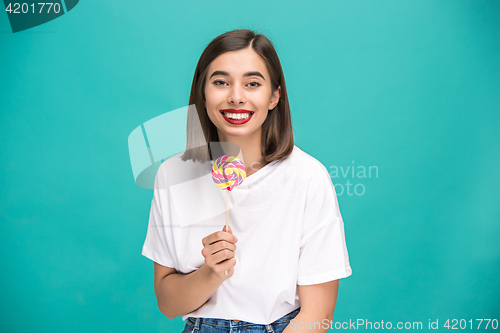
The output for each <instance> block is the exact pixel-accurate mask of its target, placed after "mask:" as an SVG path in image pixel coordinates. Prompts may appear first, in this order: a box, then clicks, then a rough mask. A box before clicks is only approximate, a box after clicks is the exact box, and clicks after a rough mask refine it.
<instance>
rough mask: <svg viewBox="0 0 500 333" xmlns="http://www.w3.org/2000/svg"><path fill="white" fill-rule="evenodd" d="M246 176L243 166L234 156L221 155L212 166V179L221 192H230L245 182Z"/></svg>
mask: <svg viewBox="0 0 500 333" xmlns="http://www.w3.org/2000/svg"><path fill="white" fill-rule="evenodd" d="M246 175H247V170H246V169H245V165H244V164H243V162H241V160H240V159H239V158H237V157H235V156H231V155H223V156H221V157H219V158H218V159H216V160H215V162H214V165H213V166H212V179H213V181H214V183H215V185H217V187H218V188H220V189H221V190H228V191H231V190H232V189H233V188H234V187H235V186H238V185H240V184H241V183H242V182H243V180H245V177H246Z"/></svg>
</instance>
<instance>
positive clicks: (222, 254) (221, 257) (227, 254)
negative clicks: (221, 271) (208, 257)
mask: <svg viewBox="0 0 500 333" xmlns="http://www.w3.org/2000/svg"><path fill="white" fill-rule="evenodd" d="M212 256H213V260H214V262H215V263H216V264H220V263H222V262H224V261H225V260H228V259H231V258H233V257H234V252H233V251H230V250H228V249H225V250H222V251H219V252H217V253H215V254H213V255H212Z"/></svg>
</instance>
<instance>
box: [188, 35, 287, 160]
mask: <svg viewBox="0 0 500 333" xmlns="http://www.w3.org/2000/svg"><path fill="white" fill-rule="evenodd" d="M248 47H252V49H253V50H254V51H255V52H256V53H257V54H259V55H260V56H261V57H262V59H263V60H264V62H265V63H266V66H267V70H268V71H269V75H270V76H271V88H272V91H273V93H274V92H275V91H276V90H277V89H278V87H281V94H280V99H279V102H278V104H277V105H276V107H275V108H274V109H272V110H270V111H269V112H268V115H267V118H266V120H265V121H264V123H263V124H262V140H261V142H262V144H261V152H262V155H263V156H264V159H265V160H266V162H272V161H274V160H277V159H280V158H286V157H287V156H288V155H290V154H291V153H292V150H293V146H294V140H293V129H292V119H291V114H290V106H289V104H288V95H287V91H286V85H285V76H284V74H283V70H282V68H281V63H280V60H279V57H278V54H277V53H276V50H275V48H274V46H273V44H272V43H271V41H270V40H269V39H268V38H267V37H266V36H264V35H262V34H256V33H254V32H253V31H251V30H248V29H240V30H233V31H229V32H226V33H224V34H222V35H220V36H218V37H216V38H215V39H213V40H212V41H211V42H210V44H208V46H207V47H206V48H205V50H204V51H203V53H202V54H201V56H200V60H199V61H198V64H197V66H196V69H195V72H194V76H193V83H192V85H191V94H190V96H189V107H188V119H187V138H186V151H185V152H184V154H183V155H182V156H181V158H182V160H183V161H186V160H188V159H191V160H193V162H195V161H200V162H207V161H208V160H214V159H215V158H217V157H219V156H220V155H222V154H221V151H220V145H218V144H213V143H216V142H219V135H218V132H217V127H216V126H215V125H214V124H213V123H212V121H211V120H210V118H209V117H208V114H207V110H206V108H205V106H204V101H205V89H204V88H205V84H206V77H207V71H208V67H209V66H210V64H211V63H212V61H213V60H214V59H215V58H217V57H218V56H220V55H221V54H223V53H225V52H229V51H238V50H242V49H245V48H248ZM200 127H201V128H200ZM211 143H212V144H211ZM218 149H219V150H218Z"/></svg>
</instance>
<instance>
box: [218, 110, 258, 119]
mask: <svg viewBox="0 0 500 333" xmlns="http://www.w3.org/2000/svg"><path fill="white" fill-rule="evenodd" d="M220 113H222V115H224V116H225V117H227V118H229V119H231V120H245V119H248V118H250V117H251V116H252V115H253V114H254V113H253V112H252V111H250V112H238V113H233V112H227V111H221V112H220Z"/></svg>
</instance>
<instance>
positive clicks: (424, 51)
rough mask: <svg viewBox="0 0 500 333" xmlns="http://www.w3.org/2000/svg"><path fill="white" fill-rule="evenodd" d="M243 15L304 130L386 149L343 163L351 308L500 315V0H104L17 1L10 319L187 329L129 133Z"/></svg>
mask: <svg viewBox="0 0 500 333" xmlns="http://www.w3.org/2000/svg"><path fill="white" fill-rule="evenodd" d="M238 28H249V29H255V30H257V32H261V33H264V34H266V35H267V36H268V37H269V38H270V39H271V40H272V41H273V42H274V43H275V46H276V48H277V51H278V54H279V56H280V58H281V61H282V66H283V68H284V72H285V77H286V83H287V87H288V94H289V97H290V105H291V109H292V117H293V125H294V133H295V137H296V144H297V145H299V146H300V147H302V148H303V149H304V150H305V151H306V152H308V153H309V154H310V155H312V156H314V157H316V158H317V159H318V160H320V161H321V162H322V163H323V164H324V165H325V167H327V168H328V169H329V170H333V169H334V167H338V168H340V167H343V168H344V170H345V168H347V167H348V166H353V165H354V166H365V167H366V168H368V167H369V166H376V167H377V169H378V175H377V176H376V175H375V174H374V173H373V172H372V175H371V177H370V178H368V177H366V178H360V177H356V175H355V177H352V174H349V175H347V176H346V177H344V176H343V175H342V174H340V176H339V177H334V178H332V180H333V181H334V183H337V184H346V182H347V181H349V182H350V183H351V184H362V185H363V186H364V189H365V192H364V194H363V195H356V194H353V189H352V187H351V195H348V194H347V193H346V191H344V193H342V194H340V188H339V187H338V188H337V193H338V200H339V205H340V209H341V213H342V216H343V219H344V223H345V233H346V240H347V247H348V251H349V257H350V262H351V266H352V269H353V274H352V276H350V277H348V278H346V279H342V280H341V282H340V289H339V295H338V300H337V306H336V310H335V316H334V321H335V322H343V321H349V320H353V321H354V320H357V319H365V320H369V321H372V322H380V321H381V320H384V322H387V321H392V322H393V325H395V324H396V322H398V321H402V322H405V321H411V322H414V321H420V322H422V323H423V326H424V328H426V327H427V325H428V320H429V319H431V320H432V321H435V320H436V319H439V326H440V330H444V328H443V327H442V325H443V324H444V321H445V320H446V319H448V318H449V319H452V318H456V319H466V320H470V319H473V320H475V319H476V318H490V319H493V318H496V319H497V320H500V315H499V314H500V301H499V300H500V284H499V283H498V277H499V276H500V274H499V273H500V248H499V245H498V239H499V236H500V223H499V222H500V219H499V217H500V208H499V207H500V205H499V204H498V202H499V194H500V193H499V192H500V176H499V167H500V154H499V152H500V150H499V148H500V134H499V131H498V128H499V123H500V115H499V111H500V2H499V1H484V0H483V1H481V0H478V1H472V0H471V1H463V0H456V1H437V0H433V1H422V0H418V1H416V0H415V1H409V0H407V1H401V0H394V1H373V0H369V1H314V2H305V1H286V2H279V1H274V2H269V1H252V2H235V1H213V0H211V1H183V2H180V1H168V2H167V1H158V0H157V1H147V2H134V1H126V2H122V1H96V0H87V1H80V3H79V4H78V6H76V7H75V8H74V9H73V10H72V11H71V12H69V13H68V14H67V15H63V16H61V17H60V18H58V19H55V20H53V21H50V22H48V23H46V24H43V25H41V26H38V27H35V28H33V29H29V30H26V31H23V32H19V33H16V34H13V33H12V31H11V29H10V26H9V22H8V19H7V15H6V13H4V14H0V45H1V46H0V48H1V52H0V59H1V62H0V73H1V75H0V94H1V96H0V145H1V149H0V161H1V169H0V189H1V191H0V202H1V210H0V212H1V215H0V218H1V224H0V225H1V229H0V250H1V253H2V260H1V265H2V274H1V275H0V286H1V289H2V291H1V293H2V302H1V308H0V330H1V331H2V332H68V331H73V332H180V331H181V330H182V329H183V327H184V322H183V321H182V320H181V318H180V317H178V318H176V319H173V320H170V319H168V318H166V317H165V316H164V315H162V314H161V313H160V312H159V310H158V308H157V304H156V298H155V295H154V290H153V262H151V261H150V260H149V259H147V258H145V257H143V256H142V255H141V250H142V245H143V243H144V240H145V236H146V231H147V223H148V216H149V209H150V204H151V199H152V190H146V189H143V188H140V187H138V186H137V185H136V184H135V183H134V178H133V174H132V170H131V165H130V159H129V155H128V147H127V137H128V135H129V134H130V132H131V131H132V130H133V129H134V128H136V127H137V126H140V124H142V123H144V122H145V121H147V120H149V119H151V118H154V117H156V116H158V115H160V114H163V113H165V112H167V111H169V110H174V109H177V108H180V107H183V106H186V105H187V103H188V97H189V91H190V86H191V80H192V76H193V72H194V69H195V66H196V63H197V61H198V58H199V56H200V55H201V52H202V51H203V49H204V47H205V46H206V45H207V44H208V43H209V42H210V40H211V39H213V38H215V37H216V36H217V35H219V34H221V33H223V32H226V31H228V30H233V29H238ZM179 133H183V131H182V130H179ZM360 189H361V187H358V192H359V190H360ZM468 325H469V324H468ZM474 325H475V327H476V325H477V324H476V323H475V324H474ZM484 326H485V324H484V323H483V325H482V326H481V327H482V328H483V327H484ZM457 327H458V326H457ZM490 327H491V326H490ZM489 330H491V328H490V329H489Z"/></svg>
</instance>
